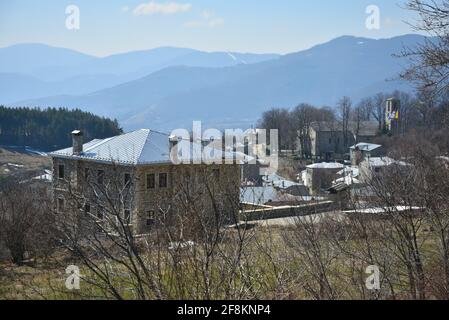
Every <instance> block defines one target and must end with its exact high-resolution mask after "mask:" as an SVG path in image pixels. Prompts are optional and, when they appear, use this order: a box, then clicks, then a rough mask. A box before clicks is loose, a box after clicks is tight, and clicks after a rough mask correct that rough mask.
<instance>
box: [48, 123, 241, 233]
mask: <svg viewBox="0 0 449 320" xmlns="http://www.w3.org/2000/svg"><path fill="white" fill-rule="evenodd" d="M72 136H73V147H71V148H66V149H63V150H58V151H54V152H52V153H50V156H51V158H52V162H53V177H54V179H53V197H54V203H55V207H56V210H57V212H59V213H64V212H66V211H67V207H68V206H69V202H70V198H71V197H72V195H71V193H73V192H75V193H77V194H78V195H81V196H82V198H83V199H84V200H83V201H84V203H83V204H82V205H83V208H82V209H83V210H84V211H85V212H86V213H88V214H91V215H94V216H97V218H98V219H100V220H101V219H102V218H103V212H102V210H104V208H103V206H102V205H99V204H98V203H99V201H98V192H96V191H95V188H103V189H105V188H106V187H111V189H113V190H115V192H116V193H118V192H117V190H127V192H128V194H130V196H129V197H127V200H126V201H125V202H126V203H124V204H123V217H124V219H125V221H126V222H127V224H128V225H129V226H130V227H131V228H132V232H133V234H146V233H149V232H150V231H151V229H152V228H153V227H154V224H155V221H156V220H157V219H156V217H157V215H158V214H160V212H161V211H164V212H165V213H167V212H168V213H169V214H176V212H179V211H183V210H184V207H183V206H184V205H185V201H184V200H185V199H186V197H191V198H192V199H194V203H195V209H197V210H201V211H204V212H207V213H210V214H214V213H213V212H212V211H213V210H219V212H220V214H221V215H223V216H224V218H225V219H226V220H232V218H233V217H235V215H236V214H237V213H238V209H237V208H238V205H236V204H238V203H239V198H240V194H239V190H240V180H241V179H240V174H241V171H240V164H239V163H238V160H235V161H234V162H232V161H224V160H225V159H227V158H228V157H230V156H233V155H232V154H231V155H230V154H229V153H222V152H221V150H220V151H219V150H207V152H201V154H198V153H197V152H196V151H195V148H193V147H192V142H191V141H185V140H179V139H178V138H176V137H171V136H169V135H167V134H163V133H159V132H156V131H152V130H148V129H142V130H137V131H134V132H130V133H126V134H123V135H119V136H115V137H111V138H107V139H97V140H93V141H90V142H87V143H84V142H83V134H82V132H81V131H74V132H73V133H72ZM183 150H184V151H185V150H189V151H190V152H187V154H184V153H185V152H184V151H183ZM201 150H205V149H201ZM205 151H206V150H205ZM211 151H212V152H211ZM205 154H206V156H205ZM170 155H175V157H176V160H177V161H175V162H174V161H172V159H173V157H171V156H170ZM205 157H207V159H205ZM222 160H223V161H222ZM178 162H181V163H178ZM212 162H215V163H212ZM117 182H118V184H119V185H120V186H119V187H118V188H117V186H115V188H112V186H113V185H114V183H115V184H117ZM112 193H114V192H112ZM112 196H113V197H114V196H117V197H118V196H119V195H118V194H113V195H112ZM184 211H185V210H184Z"/></svg>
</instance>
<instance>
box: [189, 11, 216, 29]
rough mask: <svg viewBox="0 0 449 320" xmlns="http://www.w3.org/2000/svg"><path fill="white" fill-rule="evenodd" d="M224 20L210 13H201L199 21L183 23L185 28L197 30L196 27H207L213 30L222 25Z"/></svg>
mask: <svg viewBox="0 0 449 320" xmlns="http://www.w3.org/2000/svg"><path fill="white" fill-rule="evenodd" d="M224 22H225V21H224V19H222V18H220V17H216V16H215V15H214V14H213V13H212V12H209V11H206V10H205V11H203V12H201V15H200V19H198V20H192V21H188V22H186V23H184V27H186V28H198V27H209V28H215V27H218V26H221V25H223V24H224Z"/></svg>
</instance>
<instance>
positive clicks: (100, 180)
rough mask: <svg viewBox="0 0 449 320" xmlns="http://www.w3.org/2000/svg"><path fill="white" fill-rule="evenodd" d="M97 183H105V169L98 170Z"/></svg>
mask: <svg viewBox="0 0 449 320" xmlns="http://www.w3.org/2000/svg"><path fill="white" fill-rule="evenodd" d="M97 183H98V184H103V183H104V170H98V171H97Z"/></svg>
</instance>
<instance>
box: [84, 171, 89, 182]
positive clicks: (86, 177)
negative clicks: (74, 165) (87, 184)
mask: <svg viewBox="0 0 449 320" xmlns="http://www.w3.org/2000/svg"><path fill="white" fill-rule="evenodd" d="M84 179H85V180H86V181H87V180H88V179H89V168H84Z"/></svg>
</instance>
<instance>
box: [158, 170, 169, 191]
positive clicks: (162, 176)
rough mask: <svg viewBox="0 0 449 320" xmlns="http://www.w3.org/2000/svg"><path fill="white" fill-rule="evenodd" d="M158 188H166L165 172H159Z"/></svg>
mask: <svg viewBox="0 0 449 320" xmlns="http://www.w3.org/2000/svg"><path fill="white" fill-rule="evenodd" d="M159 188H167V174H166V173H159Z"/></svg>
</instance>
